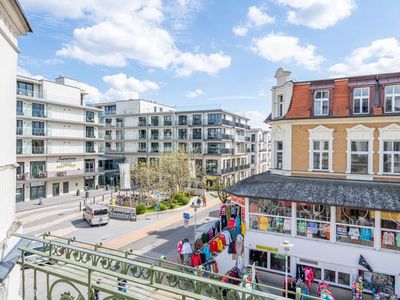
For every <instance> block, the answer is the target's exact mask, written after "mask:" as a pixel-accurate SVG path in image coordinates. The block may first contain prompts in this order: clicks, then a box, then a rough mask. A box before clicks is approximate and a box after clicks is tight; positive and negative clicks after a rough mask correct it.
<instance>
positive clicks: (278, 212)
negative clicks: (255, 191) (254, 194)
mask: <svg viewBox="0 0 400 300" xmlns="http://www.w3.org/2000/svg"><path fill="white" fill-rule="evenodd" d="M291 216H292V203H291V202H286V201H277V200H269V199H256V198H250V200H249V218H250V228H251V229H254V230H260V231H268V232H277V233H284V234H290V232H291V220H292V218H291Z"/></svg>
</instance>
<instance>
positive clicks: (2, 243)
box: [0, 0, 31, 300]
mask: <svg viewBox="0 0 400 300" xmlns="http://www.w3.org/2000/svg"><path fill="white" fill-rule="evenodd" d="M28 32H31V28H30V25H29V23H28V20H27V19H26V17H25V15H24V13H23V11H22V9H21V7H20V5H19V3H18V1H15V0H0V57H1V67H0V99H2V100H1V101H2V117H1V118H0V124H1V128H2V130H1V131H0V138H1V141H2V147H1V155H0V191H1V194H0V207H1V209H0V299H1V300H3V299H20V296H19V289H20V270H19V269H20V268H19V267H18V266H16V267H15V264H14V263H15V260H14V259H13V256H14V253H15V251H16V248H17V247H18V243H19V242H20V241H19V239H17V238H16V237H14V236H12V234H13V233H15V232H18V233H21V232H22V226H21V223H20V222H18V221H17V220H16V218H15V167H16V160H15V125H14V124H15V76H16V72H17V57H18V53H19V48H18V40H17V38H18V36H21V35H26V34H27V33H28Z"/></svg>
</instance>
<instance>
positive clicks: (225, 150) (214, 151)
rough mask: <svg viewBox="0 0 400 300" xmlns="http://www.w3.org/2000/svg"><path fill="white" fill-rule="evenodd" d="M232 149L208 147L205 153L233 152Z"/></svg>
mask: <svg viewBox="0 0 400 300" xmlns="http://www.w3.org/2000/svg"><path fill="white" fill-rule="evenodd" d="M233 153H234V150H233V149H231V148H208V149H207V154H216V155H219V154H233Z"/></svg>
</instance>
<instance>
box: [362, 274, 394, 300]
mask: <svg viewBox="0 0 400 300" xmlns="http://www.w3.org/2000/svg"><path fill="white" fill-rule="evenodd" d="M358 274H359V275H360V276H362V278H363V281H364V290H368V291H373V290H374V289H375V288H376V285H378V286H379V288H380V289H381V291H382V292H383V293H384V294H386V295H388V296H389V295H392V294H394V293H395V290H394V287H395V276H392V275H386V274H380V273H371V272H368V271H362V270H359V272H358Z"/></svg>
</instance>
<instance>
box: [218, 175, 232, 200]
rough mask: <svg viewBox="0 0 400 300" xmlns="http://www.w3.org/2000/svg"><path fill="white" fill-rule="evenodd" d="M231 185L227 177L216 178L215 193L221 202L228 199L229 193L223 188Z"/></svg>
mask: <svg viewBox="0 0 400 300" xmlns="http://www.w3.org/2000/svg"><path fill="white" fill-rule="evenodd" d="M230 186H231V181H230V180H229V179H225V180H222V179H221V178H218V179H217V195H218V199H219V200H220V201H221V202H222V203H226V202H227V201H228V200H229V197H230V194H229V193H227V192H226V191H225V190H226V189H227V188H228V187H230Z"/></svg>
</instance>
